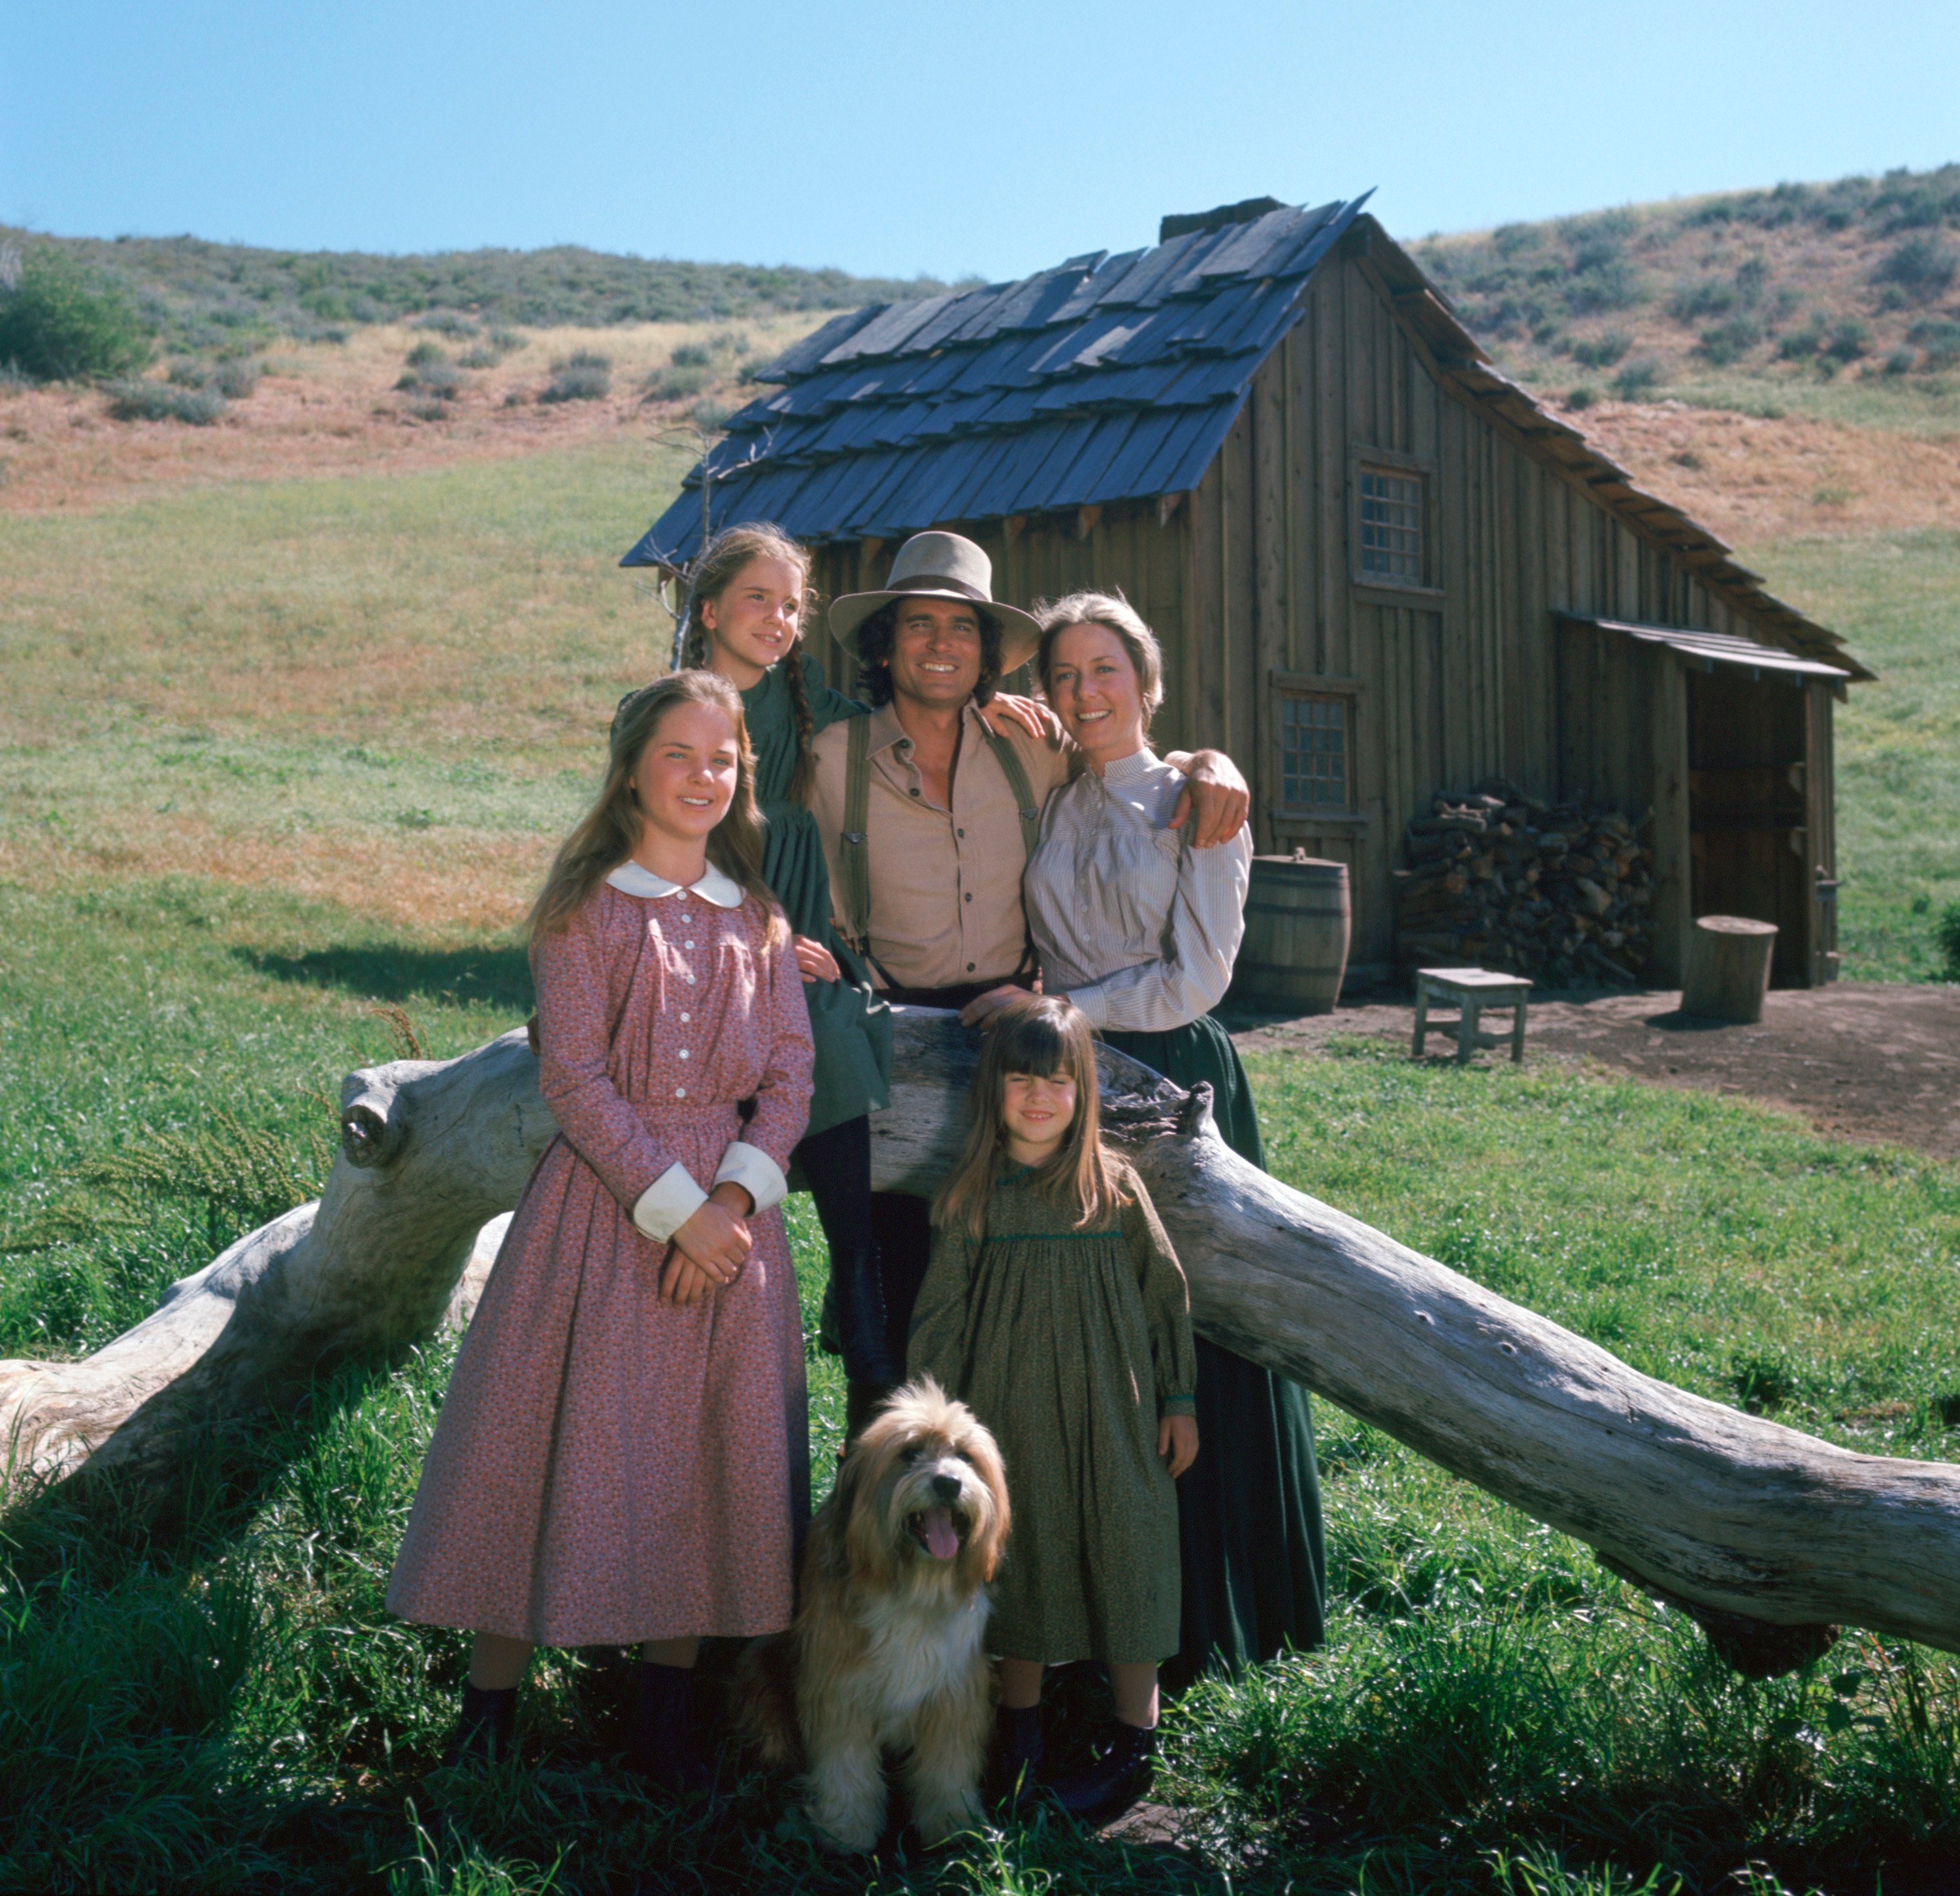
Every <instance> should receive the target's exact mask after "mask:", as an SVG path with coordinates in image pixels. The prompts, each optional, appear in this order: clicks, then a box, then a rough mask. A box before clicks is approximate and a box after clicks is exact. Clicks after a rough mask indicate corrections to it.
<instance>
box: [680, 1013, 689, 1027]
mask: <svg viewBox="0 0 1960 1896" xmlns="http://www.w3.org/2000/svg"><path fill="white" fill-rule="evenodd" d="M687 1021H688V1016H686V1014H683V1015H682V1016H681V1017H680V1023H681V1025H682V1026H683V1027H684V1026H686V1025H687Z"/></svg>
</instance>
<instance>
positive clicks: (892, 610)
mask: <svg viewBox="0 0 1960 1896" xmlns="http://www.w3.org/2000/svg"><path fill="white" fill-rule="evenodd" d="M904 603H905V601H904V600H903V599H902V598H900V599H889V600H886V602H885V603H884V604H883V605H882V606H880V607H879V608H878V609H877V611H876V612H873V614H872V615H871V616H870V618H869V619H866V620H865V621H864V623H863V624H862V625H860V626H859V627H858V666H859V669H860V670H861V671H862V672H863V673H864V676H863V678H862V679H861V680H860V681H859V682H860V684H861V688H862V689H863V691H864V695H865V696H866V697H867V698H869V699H870V701H871V705H872V708H873V710H876V709H877V708H878V707H879V706H880V705H889V703H890V702H891V701H892V696H893V691H892V648H893V646H895V645H896V644H897V643H898V639H899V607H900V606H902V605H903V604H904ZM973 611H974V614H975V617H977V618H978V620H979V621H980V682H979V683H978V685H976V686H974V688H973V701H974V703H975V704H976V705H985V704H986V703H988V701H990V700H991V698H992V697H993V695H994V686H996V685H997V684H998V682H1000V677H1001V622H1000V621H999V620H998V619H996V618H995V617H994V615H993V614H992V613H991V612H988V610H987V609H986V608H985V606H975V607H974V609H973Z"/></svg>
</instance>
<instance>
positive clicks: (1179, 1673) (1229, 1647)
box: [1103, 1014, 1327, 1692]
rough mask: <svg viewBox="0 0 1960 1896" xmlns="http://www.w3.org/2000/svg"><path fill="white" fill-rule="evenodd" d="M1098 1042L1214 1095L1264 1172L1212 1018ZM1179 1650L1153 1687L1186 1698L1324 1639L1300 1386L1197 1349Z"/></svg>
mask: <svg viewBox="0 0 1960 1896" xmlns="http://www.w3.org/2000/svg"><path fill="white" fill-rule="evenodd" d="M1103 1039H1105V1040H1106V1041H1107V1042H1109V1045H1111V1046H1112V1047H1114V1048H1116V1049H1117V1050H1118V1051H1119V1052H1122V1053H1126V1054H1128V1055H1129V1056H1130V1057H1131V1058H1132V1059H1133V1060H1141V1061H1142V1062H1143V1063H1144V1065H1145V1066H1147V1067H1154V1068H1155V1069H1156V1070H1157V1071H1158V1072H1159V1073H1160V1074H1163V1076H1164V1077H1165V1078H1166V1079H1167V1080H1174V1081H1176V1083H1177V1084H1178V1085H1179V1086H1185V1087H1189V1086H1195V1085H1196V1084H1197V1083H1198V1081H1199V1080H1209V1081H1210V1082H1211V1093H1212V1115H1213V1117H1214V1118H1215V1119H1216V1121H1217V1125H1218V1131H1219V1133H1220V1136H1221V1137H1223V1140H1224V1141H1225V1143H1226V1144H1227V1145H1229V1146H1230V1147H1231V1148H1232V1150H1233V1151H1234V1152H1236V1153H1238V1154H1239V1156H1240V1157H1241V1158H1242V1159H1249V1160H1251V1161H1252V1163H1253V1164H1254V1165H1255V1166H1259V1167H1260V1168H1261V1169H1264V1167H1265V1147H1264V1146H1263V1144H1262V1142H1261V1140H1260V1138H1259V1121H1258V1115H1257V1114H1256V1113H1255V1112H1254V1111H1253V1109H1252V1087H1251V1086H1250V1085H1249V1083H1248V1082H1247V1080H1246V1069H1245V1067H1243V1065H1242V1064H1240V1061H1239V1050H1238V1049H1237V1048H1236V1047H1234V1046H1233V1044H1232V1041H1231V1036H1230V1035H1228V1034H1227V1032H1226V1031H1225V1029H1223V1027H1221V1026H1219V1024H1218V1023H1217V1021H1215V1020H1213V1019H1212V1018H1211V1016H1210V1015H1209V1014H1203V1015H1201V1016H1199V1017H1198V1019H1197V1020H1194V1021H1192V1023H1190V1025H1189V1026H1184V1027H1178V1028H1175V1029H1173V1030H1172V1031H1171V1032H1169V1033H1121V1032H1111V1033H1105V1034H1104V1035H1103ZM1177 1501H1178V1532H1179V1541H1180V1543H1181V1545H1182V1554H1183V1560H1182V1566H1183V1579H1184V1623H1183V1639H1182V1643H1181V1645H1180V1646H1179V1650H1178V1655H1177V1656H1176V1659H1171V1660H1169V1661H1168V1662H1166V1664H1165V1665H1164V1666H1163V1669H1162V1672H1161V1674H1160V1678H1161V1679H1162V1681H1163V1688H1164V1689H1165V1690H1166V1691H1169V1692H1177V1691H1182V1689H1183V1688H1184V1687H1185V1686H1186V1685H1188V1684H1190V1682H1191V1681H1192V1679H1194V1678H1196V1677H1197V1675H1198V1673H1200V1672H1202V1671H1203V1670H1204V1669H1205V1667H1206V1666H1207V1665H1220V1666H1223V1668H1224V1669H1226V1670H1227V1671H1228V1672H1237V1671H1238V1670H1239V1669H1240V1668H1241V1667H1242V1666H1245V1665H1252V1664H1254V1663H1256V1662H1258V1661H1259V1660H1261V1659H1271V1658H1272V1657H1273V1656H1274V1654H1275V1653H1278V1652H1279V1651H1280V1650H1281V1648H1282V1646H1292V1647H1293V1648H1294V1649H1295V1650H1297V1651H1299V1652H1306V1651H1308V1650H1309V1649H1311V1648H1312V1647H1314V1646H1318V1645H1319V1643H1321V1641H1322V1638H1323V1637H1325V1629H1326V1622H1325V1600H1326V1573H1327V1554H1326V1548H1325V1542H1324V1539H1323V1536H1322V1528H1321V1519H1320V1475H1319V1469H1318V1468H1316V1465H1315V1463H1314V1459H1313V1417H1312V1415H1311V1414H1309V1411H1308V1408H1307V1395H1306V1391H1305V1390H1304V1389H1302V1388H1301V1387H1300V1385H1299V1384H1298V1383H1297V1382H1289V1381H1288V1380H1287V1379H1286V1378H1285V1377H1284V1376H1275V1375H1274V1374H1273V1373H1272V1372H1271V1370H1262V1369H1261V1368H1260V1367H1259V1366H1258V1364H1257V1363H1248V1362H1247V1361H1246V1359H1245V1358H1244V1357H1242V1356H1235V1355H1233V1354H1232V1352H1231V1351H1230V1350H1221V1349H1220V1348H1219V1347H1218V1346H1217V1344H1215V1343H1208V1342H1207V1341H1205V1339H1204V1338H1203V1337H1200V1338H1198V1459H1197V1461H1196V1462H1195V1463H1194V1464H1193V1465H1192V1468H1191V1469H1190V1471H1189V1472H1188V1473H1187V1474H1185V1475H1184V1476H1183V1477H1182V1479H1180V1480H1179V1482H1178V1484H1177Z"/></svg>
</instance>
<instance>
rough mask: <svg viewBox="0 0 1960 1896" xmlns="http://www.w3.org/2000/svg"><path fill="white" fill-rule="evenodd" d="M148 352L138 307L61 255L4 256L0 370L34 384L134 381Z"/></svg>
mask: <svg viewBox="0 0 1960 1896" xmlns="http://www.w3.org/2000/svg"><path fill="white" fill-rule="evenodd" d="M8 266H11V267H8ZM150 347H151V345H150V337H149V333H148V330H147V329H146V328H145V326H144V323H143V320H142V317H141V316H140V315H139V314H138V311H137V309H136V306H135V304H134V303H133V302H132V301H131V300H130V299H129V297H128V296H127V295H126V294H125V293H124V292H123V291H122V290H121V289H119V288H117V287H116V285H114V284H113V283H110V282H105V281H104V280H103V279H102V278H99V277H97V276H96V275H94V273H93V272H90V271H87V270H85V269H83V268H82V267H81V266H80V265H79V264H78V263H75V262H72V260H71V259H69V258H68V257H67V256H64V255H63V254H62V253H61V252H59V251H58V250H46V249H39V248H37V249H35V250H30V251H29V252H28V253H27V255H26V256H24V257H20V256H18V253H10V254H8V255H7V256H0V362H11V363H14V364H17V365H18V367H19V369H20V371H21V373H22V374H24V375H26V376H28V377H31V378H32V379H33V380H35V381H37V382H76V381H93V380H97V379H100V378H104V377H114V376H128V375H132V374H135V371H137V370H138V369H140V368H141V367H142V366H143V364H145V362H147V361H149V359H150Z"/></svg>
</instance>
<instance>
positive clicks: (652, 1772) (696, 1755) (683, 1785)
mask: <svg viewBox="0 0 1960 1896" xmlns="http://www.w3.org/2000/svg"><path fill="white" fill-rule="evenodd" d="M633 1671H634V1675H635V1695H634V1700H633V1753H632V1759H633V1768H634V1769H635V1770H636V1771H638V1773H639V1774H640V1775H641V1777H644V1778H645V1779H646V1780H647V1782H648V1783H649V1784H651V1785H652V1786H654V1789H657V1790H663V1791H667V1792H670V1793H673V1795H674V1796H681V1797H687V1796H701V1795H704V1794H705V1793H707V1792H708V1791H710V1790H712V1789H714V1765H713V1764H711V1762H710V1761H709V1760H708V1756H707V1754H706V1751H705V1748H704V1747H703V1745H702V1739H701V1734H700V1733H699V1732H698V1730H697V1729H695V1716H694V1674H693V1672H692V1671H691V1670H689V1669H688V1668H687V1667H686V1666H681V1665H656V1664H654V1662H653V1661H652V1660H651V1659H641V1660H639V1661H638V1662H637V1663H636V1664H635V1666H634V1668H633Z"/></svg>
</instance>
